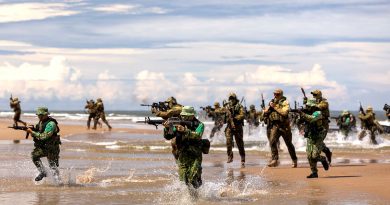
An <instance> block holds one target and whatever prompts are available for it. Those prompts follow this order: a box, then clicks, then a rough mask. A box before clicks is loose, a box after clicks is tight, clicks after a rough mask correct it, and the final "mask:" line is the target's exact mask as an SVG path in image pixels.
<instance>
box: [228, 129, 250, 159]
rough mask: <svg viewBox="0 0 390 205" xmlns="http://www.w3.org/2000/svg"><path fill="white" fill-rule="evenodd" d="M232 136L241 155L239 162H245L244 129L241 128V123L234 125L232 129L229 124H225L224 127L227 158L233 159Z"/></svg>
mask: <svg viewBox="0 0 390 205" xmlns="http://www.w3.org/2000/svg"><path fill="white" fill-rule="evenodd" d="M233 136H234V140H235V141H236V144H237V148H238V152H239V153H240V156H241V162H245V149H244V130H243V128H242V125H235V129H232V128H231V127H230V126H227V127H226V129H225V137H226V148H227V155H228V160H229V161H230V160H233V151H232V149H233Z"/></svg>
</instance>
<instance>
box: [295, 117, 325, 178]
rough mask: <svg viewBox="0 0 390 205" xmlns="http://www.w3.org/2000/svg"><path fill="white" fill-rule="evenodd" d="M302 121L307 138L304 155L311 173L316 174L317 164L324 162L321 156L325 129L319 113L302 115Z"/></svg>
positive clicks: (323, 157)
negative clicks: (305, 154)
mask: <svg viewBox="0 0 390 205" xmlns="http://www.w3.org/2000/svg"><path fill="white" fill-rule="evenodd" d="M301 116H302V119H303V120H304V121H305V124H306V128H305V138H307V144H306V153H307V159H308V161H309V164H310V169H311V172H312V173H314V174H317V172H318V169H317V162H323V163H325V162H326V158H325V156H321V151H322V149H323V146H324V136H323V135H326V129H325V127H324V126H323V124H322V122H323V121H322V114H321V111H315V112H313V113H312V114H311V115H309V114H305V113H302V115H301Z"/></svg>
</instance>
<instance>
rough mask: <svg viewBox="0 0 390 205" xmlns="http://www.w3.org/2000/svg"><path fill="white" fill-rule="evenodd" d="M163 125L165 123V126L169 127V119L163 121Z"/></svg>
mask: <svg viewBox="0 0 390 205" xmlns="http://www.w3.org/2000/svg"><path fill="white" fill-rule="evenodd" d="M162 125H163V126H164V127H166V128H168V127H169V123H168V120H167V121H165V122H163V123H162Z"/></svg>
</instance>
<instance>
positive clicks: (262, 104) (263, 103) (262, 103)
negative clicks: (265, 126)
mask: <svg viewBox="0 0 390 205" xmlns="http://www.w3.org/2000/svg"><path fill="white" fill-rule="evenodd" d="M261 108H262V109H263V110H264V109H265V102H264V97H263V93H261Z"/></svg>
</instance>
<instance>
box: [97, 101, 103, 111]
mask: <svg viewBox="0 0 390 205" xmlns="http://www.w3.org/2000/svg"><path fill="white" fill-rule="evenodd" d="M96 110H97V111H98V112H104V105H103V103H96Z"/></svg>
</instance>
